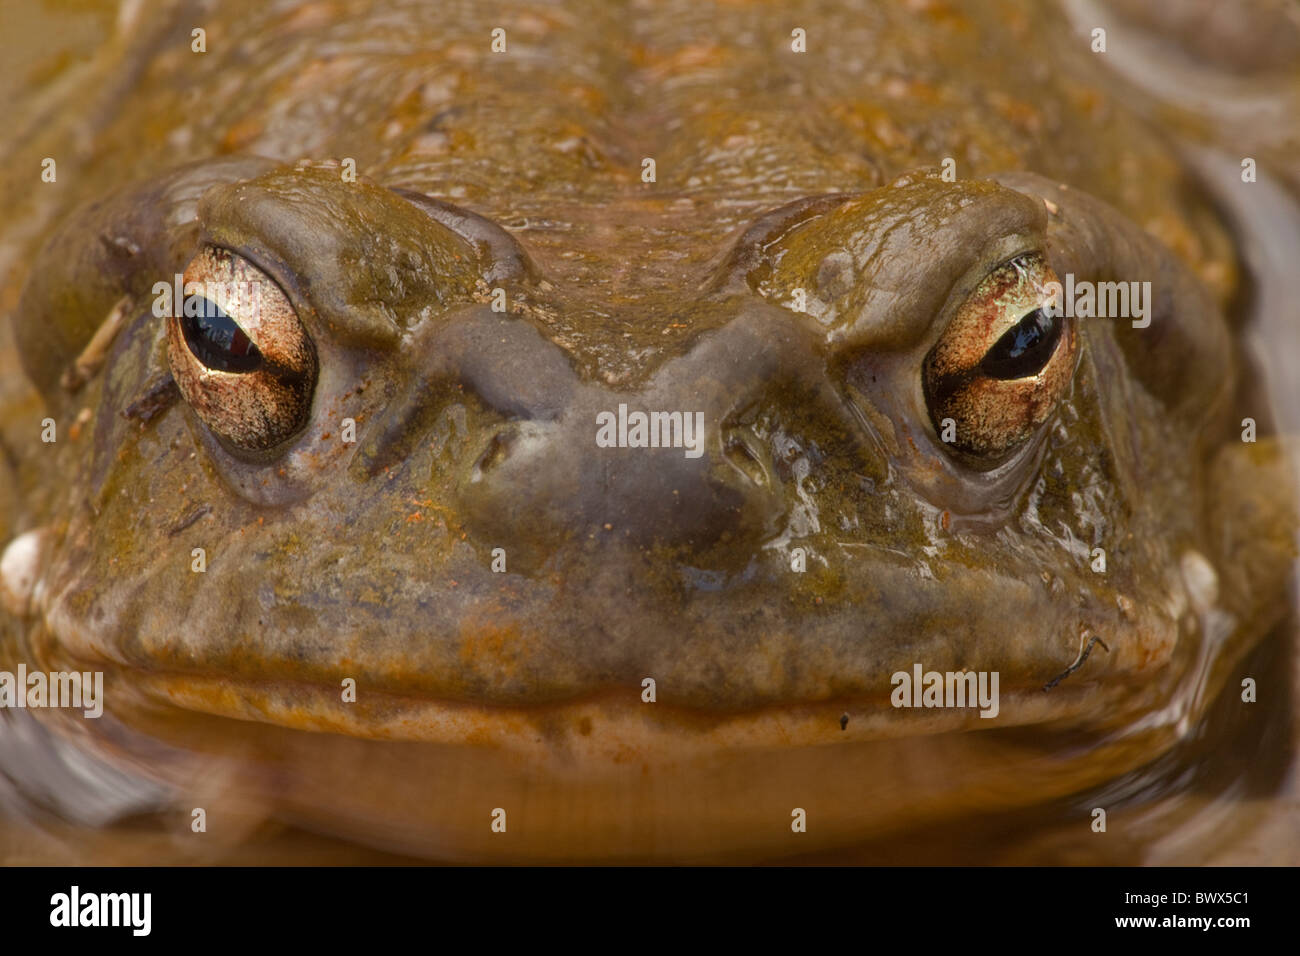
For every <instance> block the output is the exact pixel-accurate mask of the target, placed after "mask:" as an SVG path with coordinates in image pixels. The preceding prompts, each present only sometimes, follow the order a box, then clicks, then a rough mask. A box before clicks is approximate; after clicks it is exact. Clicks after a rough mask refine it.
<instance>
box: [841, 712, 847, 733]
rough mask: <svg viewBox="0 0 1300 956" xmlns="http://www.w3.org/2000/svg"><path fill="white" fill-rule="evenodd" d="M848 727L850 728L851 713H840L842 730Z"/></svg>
mask: <svg viewBox="0 0 1300 956" xmlns="http://www.w3.org/2000/svg"><path fill="white" fill-rule="evenodd" d="M848 729H849V715H848V714H840V730H848Z"/></svg>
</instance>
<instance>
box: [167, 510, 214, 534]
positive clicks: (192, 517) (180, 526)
mask: <svg viewBox="0 0 1300 956" xmlns="http://www.w3.org/2000/svg"><path fill="white" fill-rule="evenodd" d="M211 513H212V505H199V507H197V508H195V509H194V510H193V511H191V512H190V513H189V514H187V515H186V516H185V517H184V518H182V519H181V520H180V521H179V522H177V523H176V524H175V525H173V526H172V527H171V528H170V529H168V531H167V537H169V538H174V537H176V535H178V534H180V533H181V532H182V531H184V530H185V529H186V528H188V527H190V526H191V525H193V524H194V523H195V522H196V521H198V520H199V519H200V518H202V517H203V516H204V515H208V514H211Z"/></svg>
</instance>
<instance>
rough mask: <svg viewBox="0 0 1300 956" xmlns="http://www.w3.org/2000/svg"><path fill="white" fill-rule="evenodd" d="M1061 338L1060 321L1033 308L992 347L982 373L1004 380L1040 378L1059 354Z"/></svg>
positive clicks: (981, 364) (985, 358) (986, 356)
mask: <svg viewBox="0 0 1300 956" xmlns="http://www.w3.org/2000/svg"><path fill="white" fill-rule="evenodd" d="M1060 337H1061V321H1060V319H1058V318H1057V317H1056V316H1053V315H1049V314H1048V313H1046V312H1044V311H1043V310H1042V309H1034V311H1033V312H1030V313H1029V314H1028V315H1026V316H1025V317H1024V318H1023V319H1021V320H1020V321H1019V322H1017V323H1016V324H1015V325H1014V326H1012V327H1011V328H1010V329H1007V331H1006V332H1004V333H1003V335H1002V337H1001V338H1000V339H998V340H997V342H995V343H994V344H993V347H992V348H991V349H989V350H988V354H986V355H985V356H984V359H983V361H981V362H980V371H981V372H982V373H983V374H985V375H987V376H989V377H990V378H1001V379H1013V378H1028V377H1029V376H1030V375H1037V374H1038V373H1039V372H1041V371H1042V370H1043V367H1044V366H1045V365H1046V364H1047V363H1048V361H1049V360H1050V359H1051V357H1052V353H1053V352H1054V351H1056V343H1057V340H1059V339H1060Z"/></svg>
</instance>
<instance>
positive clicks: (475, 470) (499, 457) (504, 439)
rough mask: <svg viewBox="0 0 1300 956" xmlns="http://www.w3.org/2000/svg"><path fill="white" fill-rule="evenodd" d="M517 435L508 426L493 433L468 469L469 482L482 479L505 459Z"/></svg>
mask: <svg viewBox="0 0 1300 956" xmlns="http://www.w3.org/2000/svg"><path fill="white" fill-rule="evenodd" d="M517 437H518V436H517V435H516V434H515V432H514V430H513V429H510V428H505V429H502V430H501V431H499V432H497V433H496V434H495V435H493V436H492V437H491V439H489V440H488V443H487V447H486V448H484V449H483V453H482V454H481V455H479V456H478V460H477V461H475V462H474V465H473V467H472V468H471V470H470V478H469V480H470V482H471V483H473V482H478V481H482V480H483V478H484V476H485V475H487V474H488V473H489V472H491V471H492V469H494V468H496V467H497V466H498V465H500V464H501V463H502V462H503V461H505V460H506V458H508V457H509V456H510V450H511V448H513V447H514V444H515V440H516V438H517Z"/></svg>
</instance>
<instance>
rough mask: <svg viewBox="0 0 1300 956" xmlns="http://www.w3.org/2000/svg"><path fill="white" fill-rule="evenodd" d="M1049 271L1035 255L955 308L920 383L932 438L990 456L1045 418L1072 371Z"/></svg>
mask: <svg viewBox="0 0 1300 956" xmlns="http://www.w3.org/2000/svg"><path fill="white" fill-rule="evenodd" d="M1056 281H1057V279H1056V274H1055V273H1054V272H1053V271H1052V268H1051V266H1050V265H1048V264H1047V261H1046V259H1044V258H1043V256H1042V255H1041V254H1039V253H1027V254H1025V255H1021V256H1017V257H1016V258H1014V259H1010V260H1008V261H1007V262H1004V263H1002V264H1001V265H999V266H998V267H997V268H995V269H994V270H993V271H992V272H990V273H989V274H988V275H987V276H986V277H985V278H984V279H983V280H982V281H981V282H980V284H979V285H978V286H976V288H975V290H974V291H973V292H972V293H971V294H970V296H969V297H968V298H967V299H966V301H965V302H963V303H962V304H961V306H960V307H959V308H958V310H957V312H956V314H955V315H954V316H953V318H952V321H951V322H950V323H949V324H948V327H947V328H946V329H944V331H943V334H942V335H941V336H940V337H939V341H938V342H937V343H935V346H934V348H932V349H931V350H930V353H929V354H928V355H927V356H926V358H925V362H924V366H923V369H922V386H923V389H924V392H925V401H926V405H927V407H928V408H929V411H930V419H931V422H932V424H933V425H934V429H935V431H936V433H938V434H939V435H940V436H941V437H944V436H945V433H946V432H947V431H948V430H946V429H945V428H944V424H945V420H946V419H951V420H952V424H953V425H955V437H953V439H952V441H951V442H950V444H951V445H952V446H954V447H955V448H957V449H958V450H959V451H962V452H965V453H966V454H969V455H975V456H978V457H980V458H986V459H997V458H1000V457H1002V456H1004V455H1006V454H1008V453H1009V452H1011V451H1012V450H1014V449H1015V448H1017V447H1018V446H1020V445H1022V444H1024V442H1026V441H1027V440H1028V439H1029V438H1030V437H1031V436H1033V434H1034V433H1035V431H1036V430H1037V428H1038V426H1039V425H1041V424H1042V423H1043V422H1044V421H1046V420H1047V417H1048V416H1049V415H1050V414H1051V413H1052V410H1053V408H1055V406H1056V403H1057V401H1059V400H1060V398H1061V396H1062V395H1063V394H1064V393H1065V390H1066V389H1067V388H1068V386H1069V383H1070V376H1071V374H1072V372H1073V370H1074V352H1075V333H1074V327H1073V325H1072V324H1071V323H1070V322H1069V321H1068V320H1067V319H1065V318H1064V317H1062V316H1059V315H1057V314H1055V313H1054V312H1053V310H1052V309H1051V308H1050V305H1051V299H1052V294H1051V289H1050V288H1049V286H1048V284H1049V283H1052V282H1056Z"/></svg>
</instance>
